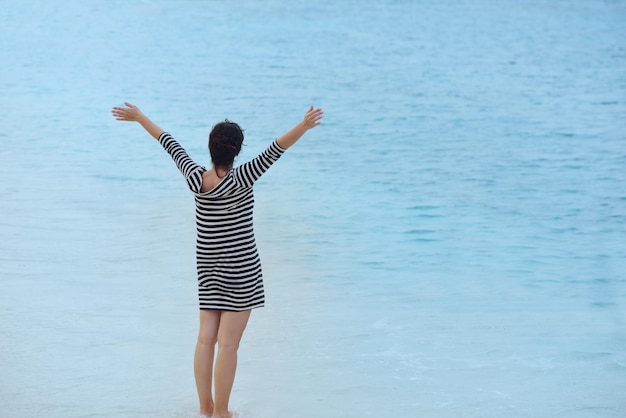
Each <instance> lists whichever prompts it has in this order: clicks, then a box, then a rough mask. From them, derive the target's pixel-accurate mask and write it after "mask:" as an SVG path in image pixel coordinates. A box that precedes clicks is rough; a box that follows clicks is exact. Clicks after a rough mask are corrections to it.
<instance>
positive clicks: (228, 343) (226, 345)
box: [217, 338, 239, 352]
mask: <svg viewBox="0 0 626 418" xmlns="http://www.w3.org/2000/svg"><path fill="white" fill-rule="evenodd" d="M217 346H218V348H219V350H220V351H234V352H236V351H237V350H238V349H239V341H237V340H234V339H232V338H218V339H217Z"/></svg>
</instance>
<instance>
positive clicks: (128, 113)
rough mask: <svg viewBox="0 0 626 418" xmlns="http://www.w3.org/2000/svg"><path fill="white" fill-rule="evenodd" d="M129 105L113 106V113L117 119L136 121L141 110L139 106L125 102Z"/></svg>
mask: <svg viewBox="0 0 626 418" xmlns="http://www.w3.org/2000/svg"><path fill="white" fill-rule="evenodd" d="M124 104H125V105H126V106H127V107H117V106H115V107H113V109H111V114H112V115H113V117H114V118H115V119H116V120H124V121H136V120H137V118H138V116H139V113H140V110H139V108H138V107H137V106H135V105H133V104H131V103H128V102H124Z"/></svg>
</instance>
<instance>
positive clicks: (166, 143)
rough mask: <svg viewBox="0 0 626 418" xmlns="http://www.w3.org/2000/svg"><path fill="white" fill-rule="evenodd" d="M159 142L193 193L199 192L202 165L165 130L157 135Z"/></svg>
mask: <svg viewBox="0 0 626 418" xmlns="http://www.w3.org/2000/svg"><path fill="white" fill-rule="evenodd" d="M159 143H160V144H161V145H162V146H163V148H164V149H165V151H167V153H168V154H169V155H170V156H171V157H172V159H173V160H174V162H175V163H176V167H178V169H179V170H180V172H181V173H182V175H183V177H185V180H187V185H188V186H189V189H190V190H191V191H192V192H194V193H200V189H201V188H202V173H203V172H204V171H206V170H205V168H204V167H202V166H200V165H198V164H196V163H195V162H194V161H193V160H192V159H191V157H189V155H187V151H185V149H184V148H183V147H182V146H181V145H180V144H179V143H178V142H177V141H176V140H175V139H174V138H173V137H172V136H171V135H170V134H169V133H167V132H163V133H162V134H161V135H160V136H159Z"/></svg>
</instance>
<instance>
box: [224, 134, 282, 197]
mask: <svg viewBox="0 0 626 418" xmlns="http://www.w3.org/2000/svg"><path fill="white" fill-rule="evenodd" d="M285 151H286V150H285V149H284V148H282V147H281V146H280V145H278V143H277V142H276V141H274V142H272V143H271V144H270V146H269V147H267V149H266V150H265V151H263V152H262V153H260V154H259V155H257V156H256V157H255V158H253V159H252V160H250V161H248V162H247V163H245V164H242V165H240V166H239V167H237V168H235V169H234V177H235V183H237V184H238V185H240V186H243V187H252V185H253V184H254V182H255V181H257V180H258V179H259V177H261V176H262V175H263V173H265V172H266V171H267V170H268V169H269V168H270V166H271V165H272V164H274V163H275V162H276V160H278V159H279V158H280V156H281V155H283V153H284V152H285Z"/></svg>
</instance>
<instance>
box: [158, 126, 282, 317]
mask: <svg viewBox="0 0 626 418" xmlns="http://www.w3.org/2000/svg"><path fill="white" fill-rule="evenodd" d="M159 142H160V143H161V145H162V146H163V148H165V150H166V151H167V152H168V153H169V154H170V155H171V157H172V159H173V160H174V162H175V163H176V166H177V167H178V169H179V170H180V171H181V173H182V174H183V176H184V177H185V179H186V180H187V184H188V186H189V189H190V190H191V191H192V192H193V194H194V196H195V200H196V228H197V241H196V261H197V268H198V293H199V300H200V309H216V310H222V311H244V310H248V309H253V308H259V307H261V306H263V305H264V303H265V294H264V291H263V277H262V273H261V260H260V258H259V254H258V252H257V249H256V243H255V240H254V231H253V227H252V209H253V206H254V196H253V193H252V186H253V185H254V182H255V181H256V180H258V179H259V177H261V175H262V174H263V173H264V172H265V171H266V170H267V169H268V168H270V166H271V165H272V164H273V163H274V162H275V161H276V160H277V159H278V158H279V157H280V156H281V155H282V154H283V152H285V149H283V148H281V147H280V146H279V145H278V143H277V142H276V141H274V142H272V144H271V145H270V146H269V147H268V148H267V149H266V150H265V151H263V152H262V153H261V154H259V155H258V156H257V157H255V158H254V159H252V160H251V161H249V162H247V163H245V164H242V165H241V166H239V167H236V168H234V169H231V170H230V171H229V172H228V174H227V175H226V176H225V177H224V179H223V180H222V181H221V182H220V183H219V184H218V185H217V186H216V187H215V188H214V189H213V190H211V191H209V192H206V193H202V192H201V190H200V189H201V187H202V174H203V173H204V172H205V171H206V168H204V167H202V166H200V165H198V164H196V163H195V162H194V161H193V160H192V159H191V158H190V157H189V155H187V152H186V151H185V150H184V149H183V147H181V146H180V144H179V143H178V142H177V141H176V140H175V139H174V138H173V137H172V136H171V135H170V134H169V133H167V132H163V133H162V134H161V135H160V136H159Z"/></svg>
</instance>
